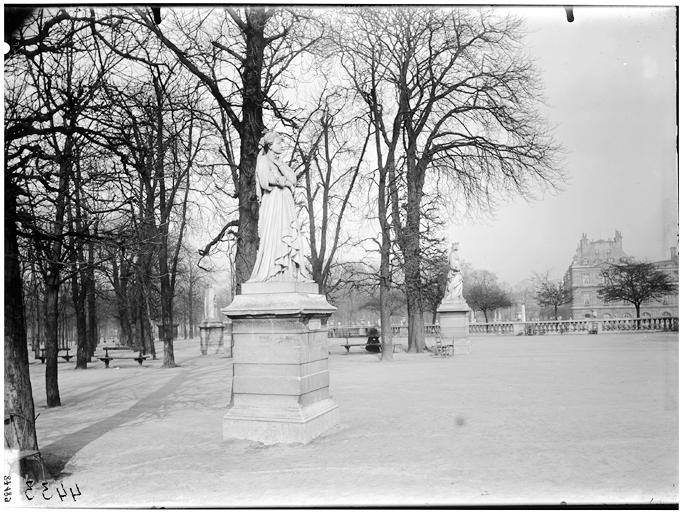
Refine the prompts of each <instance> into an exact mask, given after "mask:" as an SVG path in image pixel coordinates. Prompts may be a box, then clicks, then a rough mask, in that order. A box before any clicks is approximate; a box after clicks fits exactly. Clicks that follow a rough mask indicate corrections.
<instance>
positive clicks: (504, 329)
mask: <svg viewBox="0 0 681 512" xmlns="http://www.w3.org/2000/svg"><path fill="white" fill-rule="evenodd" d="M424 328H425V331H426V336H435V335H436V334H438V333H439V332H440V325H439V324H425V326H424ZM367 329H369V327H367V326H358V325H351V326H342V327H340V326H339V327H329V338H361V337H366V336H367ZM376 329H377V330H378V331H379V333H380V329H379V328H378V327H376ZM391 329H392V333H393V337H400V336H404V337H406V336H407V326H406V325H393V326H391ZM637 330H640V331H668V332H678V330H679V318H678V317H656V318H645V317H644V318H589V319H583V320H546V321H534V322H490V323H472V324H469V332H470V334H479V335H487V334H490V335H494V334H499V335H520V334H524V335H527V336H532V335H541V334H597V333H599V332H626V331H637Z"/></svg>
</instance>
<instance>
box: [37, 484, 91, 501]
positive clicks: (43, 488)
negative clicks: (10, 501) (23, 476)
mask: <svg viewBox="0 0 681 512" xmlns="http://www.w3.org/2000/svg"><path fill="white" fill-rule="evenodd" d="M75 485H76V492H74V490H73V488H72V487H69V490H68V492H67V491H66V488H65V487H64V482H62V483H61V485H57V486H56V487H55V488H54V490H55V491H56V493H57V494H56V495H57V496H59V499H60V500H61V501H64V499H65V498H67V497H68V496H69V493H70V494H71V498H73V501H76V496H80V489H79V488H78V484H75ZM24 496H26V499H27V500H28V501H32V500H33V499H34V498H36V497H40V498H42V499H44V500H51V499H52V498H54V497H55V494H54V492H53V491H52V489H50V488H49V487H48V485H47V482H40V485H39V486H37V487H36V482H34V481H33V480H26V490H25V491H24Z"/></svg>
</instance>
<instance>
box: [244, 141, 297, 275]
mask: <svg viewBox="0 0 681 512" xmlns="http://www.w3.org/2000/svg"><path fill="white" fill-rule="evenodd" d="M261 145H262V149H261V150H260V153H259V154H258V160H257V163H256V167H255V179H256V192H257V195H258V200H259V201H260V218H259V221H258V236H259V237H260V245H259V247H258V254H257V256H256V259H255V265H254V267H253V272H252V273H251V277H250V279H249V281H251V282H257V281H273V280H277V281H290V280H303V278H302V270H303V251H302V244H301V235H300V227H299V223H298V217H297V211H296V205H295V201H294V200H293V191H294V188H295V186H296V175H295V173H294V172H293V170H292V169H291V168H290V167H289V166H288V165H286V164H285V163H284V162H282V161H281V159H280V155H281V152H282V149H283V148H282V138H281V135H279V134H278V133H276V132H267V133H266V134H265V135H263V137H262V140H261Z"/></svg>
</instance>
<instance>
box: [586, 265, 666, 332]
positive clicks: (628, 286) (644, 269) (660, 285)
mask: <svg viewBox="0 0 681 512" xmlns="http://www.w3.org/2000/svg"><path fill="white" fill-rule="evenodd" d="M601 275H602V276H603V284H602V285H601V286H599V288H598V296H599V297H600V298H601V299H603V300H604V301H606V302H615V301H626V302H629V303H631V304H632V305H633V306H634V308H636V318H641V304H643V303H644V302H645V301H647V300H654V299H661V298H663V297H664V296H665V295H669V294H671V293H674V292H676V291H677V289H678V286H677V284H676V283H674V281H673V280H672V278H671V276H669V275H668V274H666V273H665V272H663V271H662V270H659V269H657V268H656V267H655V264H654V263H646V262H637V261H622V262H620V263H610V264H608V265H607V266H606V267H605V268H604V269H603V270H602V271H601ZM639 323H640V320H639Z"/></svg>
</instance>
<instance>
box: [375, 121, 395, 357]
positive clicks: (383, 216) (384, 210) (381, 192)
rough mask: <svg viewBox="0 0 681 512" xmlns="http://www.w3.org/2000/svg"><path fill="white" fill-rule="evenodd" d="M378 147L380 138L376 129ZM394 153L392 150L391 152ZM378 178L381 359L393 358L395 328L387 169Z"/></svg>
mask: <svg viewBox="0 0 681 512" xmlns="http://www.w3.org/2000/svg"><path fill="white" fill-rule="evenodd" d="M375 136H376V147H377V148H379V160H380V140H379V138H378V130H377V131H376V135H375ZM390 155H392V152H391V153H390ZM379 172H380V175H379V179H378V220H379V223H380V225H381V263H380V267H379V279H380V282H379V299H378V300H379V303H380V309H381V342H382V343H383V346H382V348H381V360H382V361H392V360H393V329H392V325H391V321H390V286H391V283H390V224H389V222H388V203H387V193H386V192H387V183H386V174H387V173H386V169H385V167H382V168H381V169H379Z"/></svg>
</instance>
